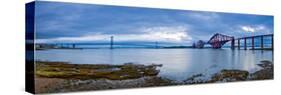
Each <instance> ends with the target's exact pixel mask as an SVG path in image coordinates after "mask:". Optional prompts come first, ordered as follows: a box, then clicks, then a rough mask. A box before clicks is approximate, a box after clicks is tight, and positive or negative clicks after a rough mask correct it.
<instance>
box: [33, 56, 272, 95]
mask: <svg viewBox="0 0 281 95" xmlns="http://www.w3.org/2000/svg"><path fill="white" fill-rule="evenodd" d="M161 66H162V65H158V64H151V65H141V64H133V63H125V64H123V65H104V64H97V65H88V64H80V65H78V64H68V63H65V62H39V61H38V62H37V63H36V78H35V85H36V93H54V92H70V91H86V90H106V89H117V88H118V89H120V88H137V87H152V86H167V85H183V84H200V83H216V82H234V81H245V80H264V79H273V63H272V62H270V61H261V63H260V64H258V66H259V67H261V69H260V70H258V71H256V72H254V73H249V72H248V71H243V70H227V69H225V70H221V71H220V72H218V73H216V74H214V75H212V76H211V78H209V79H202V78H200V77H204V76H206V75H204V74H196V75H193V76H191V77H189V78H187V79H186V80H184V81H182V82H175V81H173V80H170V79H166V78H162V77H159V76H157V75H158V73H159V70H157V68H158V67H161Z"/></svg>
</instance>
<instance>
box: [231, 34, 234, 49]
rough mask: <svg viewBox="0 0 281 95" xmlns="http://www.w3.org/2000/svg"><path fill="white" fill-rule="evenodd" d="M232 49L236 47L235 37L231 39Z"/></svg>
mask: <svg viewBox="0 0 281 95" xmlns="http://www.w3.org/2000/svg"><path fill="white" fill-rule="evenodd" d="M231 49H233V50H234V49H235V39H234V37H233V39H232V40H231Z"/></svg>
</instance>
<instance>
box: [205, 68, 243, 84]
mask: <svg viewBox="0 0 281 95" xmlns="http://www.w3.org/2000/svg"><path fill="white" fill-rule="evenodd" d="M248 75H249V72H248V71H243V70H226V69H224V70H221V71H220V72H219V73H217V74H215V75H214V76H213V77H212V79H211V80H210V82H220V81H222V82H225V81H226V82H230V81H242V80H246V79H247V77H248Z"/></svg>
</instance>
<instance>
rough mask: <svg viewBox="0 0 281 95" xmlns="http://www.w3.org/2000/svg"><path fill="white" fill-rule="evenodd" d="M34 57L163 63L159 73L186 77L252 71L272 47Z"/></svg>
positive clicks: (42, 57) (91, 51)
mask: <svg viewBox="0 0 281 95" xmlns="http://www.w3.org/2000/svg"><path fill="white" fill-rule="evenodd" d="M36 60H41V61H67V62H70V63H75V64H124V63H128V62H133V63H138V64H152V63H155V64H163V67H160V68H159V69H160V73H159V76H161V77H165V78H169V79H173V80H178V81H180V80H185V79H186V78H188V77H190V76H192V75H194V74H200V73H203V74H207V75H208V74H209V75H211V74H214V73H216V72H219V71H220V70H222V69H240V70H247V71H249V72H254V71H257V70H258V69H260V68H259V67H257V65H256V64H258V63H260V61H262V60H269V61H272V51H261V50H230V49H113V50H110V49H83V50H73V49H69V50H68V49H57V50H56V49H52V50H43V51H36Z"/></svg>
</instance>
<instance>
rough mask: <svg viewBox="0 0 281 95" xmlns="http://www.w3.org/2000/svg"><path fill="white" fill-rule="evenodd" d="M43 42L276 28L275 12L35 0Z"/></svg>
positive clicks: (196, 36) (184, 39) (173, 38)
mask: <svg viewBox="0 0 281 95" xmlns="http://www.w3.org/2000/svg"><path fill="white" fill-rule="evenodd" d="M35 17H36V18H35V19H36V39H37V42H39V43H59V42H73V43H79V42H93V43H95V42H107V41H108V40H109V38H110V36H114V39H115V41H119V42H134V41H135V42H155V41H158V42H168V43H179V44H191V43H193V42H196V41H198V40H205V41H207V40H209V38H210V37H211V36H212V35H213V34H215V33H221V34H225V35H230V36H235V37H243V36H250V35H261V34H271V33H273V16H265V15H249V14H233V13H216V12H202V11H187V10H168V9H155V8H136V7H121V6H105V5H93V4H75V3H58V2H44V1H37V2H36V13H35Z"/></svg>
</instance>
